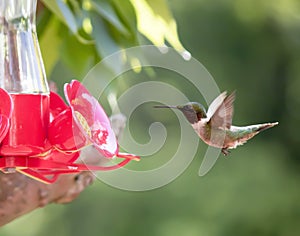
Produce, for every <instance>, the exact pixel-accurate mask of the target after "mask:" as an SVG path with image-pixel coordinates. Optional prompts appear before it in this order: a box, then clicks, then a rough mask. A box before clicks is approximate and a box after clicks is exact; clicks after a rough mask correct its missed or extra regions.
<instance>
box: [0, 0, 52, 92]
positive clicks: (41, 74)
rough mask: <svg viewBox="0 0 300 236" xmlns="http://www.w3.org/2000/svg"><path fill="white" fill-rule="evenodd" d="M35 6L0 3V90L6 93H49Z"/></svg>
mask: <svg viewBox="0 0 300 236" xmlns="http://www.w3.org/2000/svg"><path fill="white" fill-rule="evenodd" d="M36 3H37V1H36V0H1V1H0V87H1V88H4V89H5V90H6V91H8V92H9V93H31V94H32V93H39V94H41V93H43V94H48V93H49V88H48V83H47V80H46V76H45V70H44V65H43V61H42V57H41V53H40V48H39V44H38V39H37V34H36V26H35V11H36Z"/></svg>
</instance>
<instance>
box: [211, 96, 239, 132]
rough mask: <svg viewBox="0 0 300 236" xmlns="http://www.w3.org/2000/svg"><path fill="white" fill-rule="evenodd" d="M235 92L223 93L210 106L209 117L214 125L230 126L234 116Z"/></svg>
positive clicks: (218, 126) (219, 126) (220, 126)
mask: <svg viewBox="0 0 300 236" xmlns="http://www.w3.org/2000/svg"><path fill="white" fill-rule="evenodd" d="M234 99H235V92H233V93H231V94H230V95H227V92H226V91H225V92H223V93H221V94H220V95H219V96H218V97H217V98H216V99H215V100H214V101H213V102H212V103H211V105H210V106H209V108H208V111H207V117H208V119H209V122H210V124H211V126H212V127H217V128H228V129H229V128H230V126H231V123H232V116H233V102H234Z"/></svg>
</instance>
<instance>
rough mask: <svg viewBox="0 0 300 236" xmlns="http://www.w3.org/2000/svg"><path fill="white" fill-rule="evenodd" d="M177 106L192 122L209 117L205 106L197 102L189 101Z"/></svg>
mask: <svg viewBox="0 0 300 236" xmlns="http://www.w3.org/2000/svg"><path fill="white" fill-rule="evenodd" d="M176 108H177V109H179V110H180V111H181V112H182V113H183V114H184V116H185V117H186V118H187V120H188V121H189V122H190V123H191V124H195V123H197V122H198V121H200V120H201V119H202V118H206V117H207V116H206V111H205V108H204V106H202V105H201V104H200V103H197V102H189V103H187V104H184V105H178V106H176Z"/></svg>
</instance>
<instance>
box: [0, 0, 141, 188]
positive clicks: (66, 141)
mask: <svg viewBox="0 0 300 236" xmlns="http://www.w3.org/2000/svg"><path fill="white" fill-rule="evenodd" d="M36 4H37V0H4V1H1V2H0V170H1V171H2V172H4V173H12V172H16V171H17V172H21V173H23V174H25V175H27V176H30V177H32V178H34V179H36V180H39V181H42V182H45V183H53V182H54V181H55V180H56V179H57V177H58V176H59V175H61V174H68V173H78V172H81V171H89V170H95V171H105V170H113V169H117V168H120V167H122V166H124V165H126V164H127V163H128V162H130V161H131V160H139V157H137V156H135V155H132V154H127V153H120V152H119V148H118V143H117V140H116V137H115V134H114V132H113V130H112V128H111V125H110V121H109V119H108V117H107V115H106V113H105V111H104V110H103V108H102V107H101V105H100V104H99V103H98V101H97V100H96V99H95V98H94V97H93V96H92V95H91V94H90V93H89V91H88V90H87V89H86V88H85V87H84V86H83V85H82V84H81V83H80V82H78V81H76V80H73V81H71V82H70V83H69V84H66V85H65V87H64V94H65V97H66V100H67V102H68V105H69V106H68V105H66V104H65V102H64V101H63V99H62V98H61V97H60V96H59V95H58V94H56V93H55V92H49V87H48V83H47V80H46V76H45V71H44V65H43V61H42V57H41V53H40V49H39V44H38V40H37V34H36V26H35V10H36ZM90 145H93V146H94V147H95V149H96V150H97V151H98V152H99V153H100V154H102V156H104V157H106V158H108V159H112V158H120V160H121V161H119V162H117V164H114V165H112V166H99V165H84V164H79V163H75V162H76V161H77V160H78V158H79V156H80V152H81V150H82V149H83V148H85V147H87V146H90Z"/></svg>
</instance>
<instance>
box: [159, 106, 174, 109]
mask: <svg viewBox="0 0 300 236" xmlns="http://www.w3.org/2000/svg"><path fill="white" fill-rule="evenodd" d="M153 107H154V108H175V109H178V107H177V106H153Z"/></svg>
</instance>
